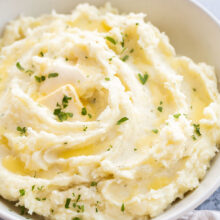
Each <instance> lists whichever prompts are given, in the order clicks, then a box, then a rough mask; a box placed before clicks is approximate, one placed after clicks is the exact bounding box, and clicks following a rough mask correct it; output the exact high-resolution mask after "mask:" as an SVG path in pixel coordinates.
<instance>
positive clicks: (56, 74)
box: [48, 73, 59, 78]
mask: <svg viewBox="0 0 220 220" xmlns="http://www.w3.org/2000/svg"><path fill="white" fill-rule="evenodd" d="M58 76H59V73H49V75H48V78H54V77H58Z"/></svg>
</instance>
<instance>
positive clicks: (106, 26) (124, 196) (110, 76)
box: [0, 4, 220, 220]
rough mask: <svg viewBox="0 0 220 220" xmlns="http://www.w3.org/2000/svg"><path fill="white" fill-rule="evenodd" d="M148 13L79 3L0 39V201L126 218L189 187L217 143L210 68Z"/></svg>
mask: <svg viewBox="0 0 220 220" xmlns="http://www.w3.org/2000/svg"><path fill="white" fill-rule="evenodd" d="M144 17H145V14H142V13H139V14H134V13H130V14H123V15H120V14H118V12H117V10H116V9H113V8H112V7H111V6H110V5H108V4H107V5H106V6H105V7H103V8H100V9H97V8H96V7H94V6H90V5H88V4H82V5H79V6H78V7H76V9H75V10H74V11H73V12H72V13H71V14H69V15H64V14H57V13H55V12H53V13H52V14H51V15H45V16H41V17H39V18H32V17H20V18H19V19H17V20H15V21H12V22H11V23H10V24H8V25H7V27H6V29H5V31H4V34H3V37H2V39H1V40H0V79H1V81H0V121H1V123H0V161H1V162H0V182H1V184H0V195H1V196H2V197H4V198H5V199H7V200H10V201H16V202H17V203H16V205H17V206H22V207H25V208H26V209H27V211H28V213H29V214H32V213H37V214H39V215H41V216H44V217H47V218H49V219H56V220H69V219H70V220H71V219H74V220H76V219H80V220H91V219H96V220H98V219H99V220H102V219H105V220H108V219H109V220H111V219H114V220H115V219H120V220H123V219H124V220H133V219H136V220H137V219H139V220H141V219H146V218H148V217H149V218H150V217H154V216H157V215H159V214H160V213H162V212H163V211H164V210H165V209H166V208H167V207H168V206H169V205H170V204H171V203H172V202H173V201H175V199H177V198H182V197H183V195H184V193H186V192H188V191H190V190H192V189H194V188H196V187H197V186H198V185H199V181H200V180H201V179H202V178H203V177H204V175H205V173H206V171H207V169H208V167H209V164H210V160H211V159H212V158H213V157H214V156H215V154H216V152H217V147H216V145H217V144H218V143H219V140H220V102H219V100H220V99H219V93H218V90H217V80H216V76H215V73H214V70H213V68H212V67H210V66H208V65H206V64H205V63H199V64H195V63H194V62H193V61H192V60H191V59H189V58H187V57H182V56H181V57H180V56H176V54H175V50H174V49H173V47H172V46H171V45H170V43H169V40H168V37H167V36H166V35H165V34H164V33H161V32H159V30H158V29H157V28H156V27H154V26H153V25H152V24H151V23H149V22H147V23H146V22H145V21H144Z"/></svg>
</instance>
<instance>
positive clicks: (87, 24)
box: [66, 15, 111, 32]
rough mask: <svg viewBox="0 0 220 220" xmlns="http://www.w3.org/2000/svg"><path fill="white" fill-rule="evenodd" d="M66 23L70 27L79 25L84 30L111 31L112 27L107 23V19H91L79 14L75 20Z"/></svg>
mask: <svg viewBox="0 0 220 220" xmlns="http://www.w3.org/2000/svg"><path fill="white" fill-rule="evenodd" d="M66 24H67V25H68V26H70V27H78V28H80V29H82V30H89V31H95V30H97V31H98V32H109V31H110V30H111V27H110V26H109V25H108V24H107V23H106V21H104V20H102V21H101V22H100V21H90V20H89V18H88V17H86V16H85V15H82V16H79V17H78V18H77V19H75V20H74V21H67V22H66Z"/></svg>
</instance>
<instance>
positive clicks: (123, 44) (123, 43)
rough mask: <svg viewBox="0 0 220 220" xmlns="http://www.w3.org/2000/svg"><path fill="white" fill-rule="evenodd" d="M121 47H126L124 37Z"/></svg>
mask: <svg viewBox="0 0 220 220" xmlns="http://www.w3.org/2000/svg"><path fill="white" fill-rule="evenodd" d="M121 46H122V47H124V46H125V39H124V37H123V38H122V42H121Z"/></svg>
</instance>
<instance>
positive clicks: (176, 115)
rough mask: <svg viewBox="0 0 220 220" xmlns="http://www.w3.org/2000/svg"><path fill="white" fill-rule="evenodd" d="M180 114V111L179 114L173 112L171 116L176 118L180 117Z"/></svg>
mask: <svg viewBox="0 0 220 220" xmlns="http://www.w3.org/2000/svg"><path fill="white" fill-rule="evenodd" d="M180 115H181V114H180V113H179V114H175V115H173V117H174V118H176V119H178V118H179V117H180Z"/></svg>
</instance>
